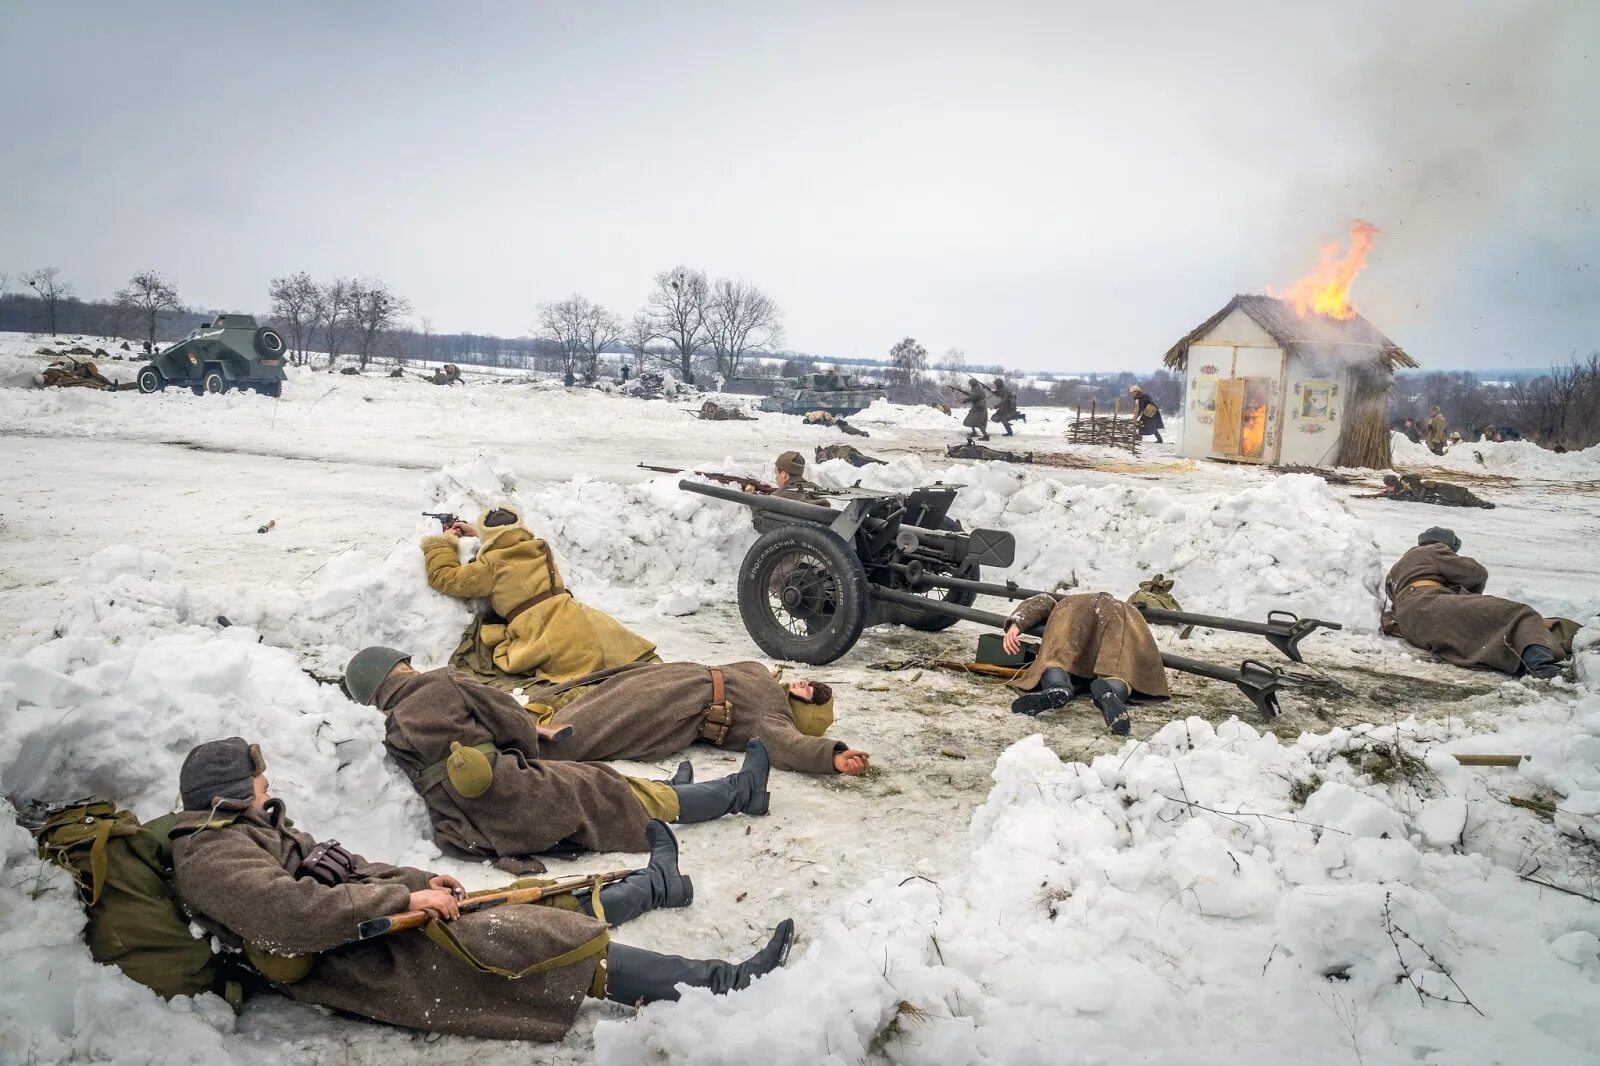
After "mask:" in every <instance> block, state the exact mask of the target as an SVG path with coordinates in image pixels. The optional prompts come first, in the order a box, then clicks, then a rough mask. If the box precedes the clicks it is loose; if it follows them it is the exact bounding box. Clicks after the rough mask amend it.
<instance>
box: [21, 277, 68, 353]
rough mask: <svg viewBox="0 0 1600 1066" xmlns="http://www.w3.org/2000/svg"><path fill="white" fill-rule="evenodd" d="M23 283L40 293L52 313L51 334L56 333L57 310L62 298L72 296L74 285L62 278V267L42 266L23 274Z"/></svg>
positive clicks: (46, 308)
mask: <svg viewBox="0 0 1600 1066" xmlns="http://www.w3.org/2000/svg"><path fill="white" fill-rule="evenodd" d="M22 280H23V283H24V284H26V285H27V286H28V288H30V289H32V290H33V291H34V292H36V293H38V295H39V299H41V300H43V301H44V306H45V310H46V311H47V312H48V313H49V315H50V335H51V336H52V337H53V336H55V333H56V310H57V307H58V306H59V305H60V303H61V301H62V300H65V299H69V298H70V297H71V296H72V286H71V285H70V284H68V283H67V282H64V281H62V280H61V268H60V267H40V268H39V269H38V270H30V271H28V272H27V273H26V274H24V275H22Z"/></svg>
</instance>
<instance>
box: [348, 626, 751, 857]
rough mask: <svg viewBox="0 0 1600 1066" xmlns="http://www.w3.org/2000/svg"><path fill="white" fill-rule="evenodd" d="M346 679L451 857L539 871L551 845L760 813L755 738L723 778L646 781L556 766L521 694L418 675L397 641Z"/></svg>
mask: <svg viewBox="0 0 1600 1066" xmlns="http://www.w3.org/2000/svg"><path fill="white" fill-rule="evenodd" d="M344 684H345V691H346V692H347V694H348V695H349V696H350V698H351V699H353V700H355V701H356V702H357V703H360V704H363V705H368V706H376V707H377V708H378V709H379V710H381V711H382V712H383V714H384V747H385V748H387V749H388V751H389V754H390V755H391V756H392V757H393V758H394V760H395V762H396V763H398V764H399V765H400V768H401V769H402V770H403V771H405V774H406V777H407V778H409V779H410V781H411V784H412V786H413V787H414V788H415V789H416V790H417V792H418V794H420V795H421V796H422V799H423V801H424V802H425V803H427V805H428V817H429V820H430V821H431V822H432V823H433V832H434V841H435V842H436V843H437V844H438V845H439V846H440V847H441V848H443V849H444V850H445V851H446V852H447V853H449V854H452V855H456V856H458V857H462V858H472V859H483V858H488V859H494V860H499V862H500V864H501V866H502V868H505V869H509V870H511V871H512V872H514V873H524V872H537V871H538V870H539V869H542V868H543V865H542V863H540V862H538V860H537V859H535V858H534V856H536V855H538V854H540V853H542V852H547V851H550V850H552V849H562V850H573V849H577V850H592V851H639V850H642V849H643V848H644V847H645V846H646V844H647V840H646V828H647V826H648V825H649V823H650V821H651V820H652V819H658V820H660V821H663V822H681V823H685V824H688V823H693V822H705V821H710V820H711V819H713V818H720V817H722V816H723V815H727V814H758V815H759V814H766V813H767V807H768V796H767V773H768V756H767V751H766V748H765V746H764V745H763V744H762V743H761V742H760V741H759V740H754V739H750V740H749V742H748V743H747V744H746V745H745V747H744V751H745V760H744V765H743V766H742V767H741V768H740V770H739V771H738V772H737V773H735V774H731V775H729V776H728V777H724V778H720V779H718V780H715V781H705V782H698V783H696V782H692V781H683V780H679V779H676V778H675V779H674V780H672V781H646V780H642V779H639V778H632V777H624V776H623V775H622V774H619V773H617V772H616V771H615V770H613V769H612V768H611V767H609V766H601V765H598V764H594V763H587V762H574V761H552V759H551V757H550V754H549V751H548V748H547V744H549V743H553V742H552V741H548V740H547V739H545V738H541V737H540V735H539V726H540V724H541V723H540V721H539V718H538V717H537V716H536V715H535V714H532V713H529V711H528V710H527V709H524V708H523V706H522V705H521V704H520V703H518V702H517V699H516V697H514V696H511V695H510V694H508V693H505V692H501V691H500V690H499V689H496V688H492V687H490V686H488V685H483V684H479V683H478V682H476V681H473V680H471V679H469V678H467V677H466V676H464V675H462V674H458V673H456V672H455V671H454V670H450V669H448V668H446V669H442V670H430V671H428V672H427V673H418V672H417V671H416V670H414V669H412V667H411V662H410V656H408V655H407V654H406V653H405V652H403V651H398V650H396V649H394V648H384V647H371V648H365V649H363V650H362V651H360V652H358V653H357V654H356V656H355V657H354V658H353V659H351V660H350V664H349V666H348V667H347V668H346V670H345V680H344ZM747 739H748V737H747ZM567 758H568V759H570V758H572V757H571V756H568V757H567Z"/></svg>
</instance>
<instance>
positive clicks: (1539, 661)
mask: <svg viewBox="0 0 1600 1066" xmlns="http://www.w3.org/2000/svg"><path fill="white" fill-rule="evenodd" d="M1522 669H1523V670H1524V671H1525V672H1526V673H1527V675H1528V676H1529V677H1536V678H1538V679H1539V680H1540V681H1548V680H1550V679H1551V678H1552V677H1560V676H1561V667H1559V666H1557V665H1556V657H1555V655H1554V654H1553V653H1552V652H1551V651H1550V649H1549V648H1547V647H1545V646H1544V645H1543V644H1529V645H1528V646H1527V647H1526V648H1523V649H1522Z"/></svg>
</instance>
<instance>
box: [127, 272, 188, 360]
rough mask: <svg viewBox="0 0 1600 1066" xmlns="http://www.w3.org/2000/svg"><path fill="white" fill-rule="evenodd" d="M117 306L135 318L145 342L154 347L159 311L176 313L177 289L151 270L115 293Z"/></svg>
mask: <svg viewBox="0 0 1600 1066" xmlns="http://www.w3.org/2000/svg"><path fill="white" fill-rule="evenodd" d="M116 301H117V306H118V307H120V308H123V309H124V310H126V311H127V312H128V313H129V314H132V315H137V316H138V317H139V319H140V324H141V325H142V326H143V327H144V333H145V340H146V341H147V342H148V343H149V345H150V347H152V348H154V347H155V346H156V323H157V321H158V320H159V319H160V318H161V312H163V311H180V310H182V309H183V304H181V303H179V302H178V287H177V286H176V285H174V284H172V282H170V281H168V280H167V279H166V278H164V277H162V276H161V275H160V274H158V273H157V272H155V271H154V270H141V271H140V272H139V273H137V274H135V275H134V276H133V277H131V278H129V279H128V284H126V285H124V286H123V287H122V288H120V289H118V290H117V294H116Z"/></svg>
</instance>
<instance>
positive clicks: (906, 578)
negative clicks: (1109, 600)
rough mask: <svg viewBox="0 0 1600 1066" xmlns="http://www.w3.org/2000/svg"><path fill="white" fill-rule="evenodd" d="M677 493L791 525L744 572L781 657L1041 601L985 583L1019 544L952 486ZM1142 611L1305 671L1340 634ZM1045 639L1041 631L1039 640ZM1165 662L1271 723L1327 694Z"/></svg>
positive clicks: (1294, 619) (760, 626)
mask: <svg viewBox="0 0 1600 1066" xmlns="http://www.w3.org/2000/svg"><path fill="white" fill-rule="evenodd" d="M678 487H679V488H680V489H683V490H685V491H687V492H695V493H699V494H700V495H702V496H711V497H714V498H716V499H719V500H726V501H728V502H730V503H737V504H742V505H743V506H745V507H749V508H750V509H752V510H755V511H764V512H767V513H768V514H771V515H774V516H777V517H779V518H782V519H783V520H784V522H783V524H782V525H780V526H777V527H775V528H772V529H769V530H768V531H767V532H765V533H763V534H762V535H761V536H760V537H758V538H757V539H756V542H755V544H753V545H751V547H750V550H749V551H748V552H747V553H746V554H745V557H744V561H743V563H742V564H741V565H740V568H739V585H738V598H739V614H740V616H741V617H742V618H743V619H744V625H745V629H746V630H747V631H748V632H749V634H750V638H751V639H752V640H754V641H755V642H756V644H757V646H758V647H760V648H761V650H762V651H764V652H766V653H767V654H768V655H770V656H772V657H773V658H775V659H785V660H791V661H794V662H803V663H810V664H813V665H821V664H823V663H830V662H833V661H834V660H835V659H837V658H839V657H840V656H841V655H843V654H844V653H845V652H847V651H849V650H850V649H851V648H852V647H853V646H854V645H855V643H856V641H857V640H858V639H859V638H860V636H861V633H862V630H864V629H865V628H866V627H867V626H869V625H879V624H886V623H898V624H901V625H907V626H911V627H913V628H915V629H921V630H925V631H929V632H933V631H938V630H943V629H948V628H949V627H950V626H952V625H954V624H955V623H956V622H957V621H959V620H960V619H963V618H964V619H968V620H970V621H974V622H978V623H980V624H983V625H988V626H993V627H995V628H997V629H1003V628H1004V627H1005V620H1006V616H1005V615H1002V614H995V613H993V612H990V611H984V610H980V609H978V608H976V607H974V606H973V604H974V603H975V602H976V600H977V597H978V596H980V595H986V596H999V597H1002V598H1005V599H1009V600H1020V599H1026V598H1028V597H1030V596H1035V595H1039V594H1040V592H1039V590H1036V589H1027V588H1023V587H1021V586H1019V585H1017V584H1016V583H1015V582H1012V581H1007V582H1005V583H1004V584H995V583H990V582H984V581H982V580H981V577H982V569H983V567H985V566H988V567H998V568H1001V569H1004V568H1005V567H1008V566H1010V565H1011V564H1012V562H1013V561H1014V560H1015V557H1016V540H1015V538H1014V537H1013V536H1012V535H1011V534H1010V533H1007V532H1005V531H1003V530H995V529H973V530H963V529H962V528H961V526H960V523H958V522H956V521H955V520H954V519H952V518H950V517H949V510H950V506H951V504H952V503H954V501H955V496H956V489H955V488H954V487H950V486H945V485H934V486H931V487H928V488H919V489H916V490H914V491H913V492H910V493H908V494H906V495H904V496H900V495H878V496H868V497H864V498H857V499H851V500H848V501H845V502H844V503H843V504H842V505H841V506H839V507H837V508H834V507H824V506H822V505H819V504H815V503H807V502H805V501H803V500H795V499H788V498H785V497H782V496H759V495H755V494H752V493H747V492H740V491H737V490H735V489H728V488H723V487H722V486H719V485H706V484H703V483H701V482H697V481H680V482H678ZM1050 595H1055V594H1054V593H1051V594H1050ZM1140 610H1141V611H1142V612H1143V613H1144V615H1145V617H1146V618H1147V619H1148V620H1149V621H1151V622H1170V623H1174V624H1177V625H1190V626H1203V627H1206V628H1209V629H1221V630H1227V631H1230V632H1236V633H1250V634H1255V635H1258V636H1263V637H1265V638H1266V639H1267V641H1268V642H1269V643H1271V644H1272V645H1273V647H1275V648H1277V649H1278V650H1279V651H1280V652H1282V653H1283V654H1284V655H1285V656H1287V657H1288V658H1290V659H1292V660H1293V661H1295V662H1300V661H1302V660H1301V655H1300V641H1301V640H1302V639H1304V638H1305V637H1306V636H1308V635H1310V634H1311V633H1312V632H1314V631H1315V630H1317V629H1319V628H1326V629H1340V628H1342V627H1341V626H1340V625H1339V624H1338V623H1336V622H1325V621H1322V620H1320V619H1315V618H1306V619H1302V618H1300V617H1298V616H1297V615H1294V614H1291V613H1290V612H1287V611H1272V612H1269V613H1268V615H1267V620H1266V621H1265V622H1251V621H1246V620H1243V619H1236V618H1222V617H1218V616H1215V615H1204V614H1193V613H1190V612H1187V611H1167V610H1161V609H1157V608H1152V607H1144V606H1141V607H1140ZM1039 634H1040V630H1035V631H1033V633H1031V634H1030V635H1033V636H1038V635H1039ZM1161 661H1162V662H1163V663H1164V664H1165V665H1166V667H1167V668H1168V669H1171V670H1178V671H1180V672H1183V673H1190V674H1196V675H1199V676H1201V677H1208V678H1212V679H1213V680H1217V681H1225V682H1229V683H1231V684H1233V685H1235V686H1237V687H1238V688H1239V689H1240V691H1242V692H1243V693H1244V694H1245V695H1246V696H1248V697H1249V698H1250V700H1251V702H1252V703H1254V704H1255V705H1256V707H1257V709H1259V710H1260V711H1261V714H1262V716H1263V717H1266V718H1272V717H1274V716H1275V715H1277V713H1278V709H1279V708H1278V697H1277V690H1278V689H1279V688H1280V687H1281V686H1284V685H1296V686H1303V687H1317V686H1319V685H1322V686H1326V684H1327V683H1326V682H1324V681H1322V679H1319V678H1316V677H1313V676H1311V675H1306V674H1296V673H1289V672H1285V671H1283V670H1279V669H1276V668H1274V667H1271V666H1267V665H1266V664H1264V663H1261V662H1259V661H1257V660H1254V659H1247V660H1245V661H1244V662H1242V663H1241V664H1240V665H1239V666H1238V667H1237V668H1235V667H1231V666H1220V665H1217V664H1214V663H1207V662H1202V661H1200V660H1197V659H1190V658H1187V657H1185V656H1181V655H1173V654H1170V653H1166V652H1163V653H1162V655H1161Z"/></svg>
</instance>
